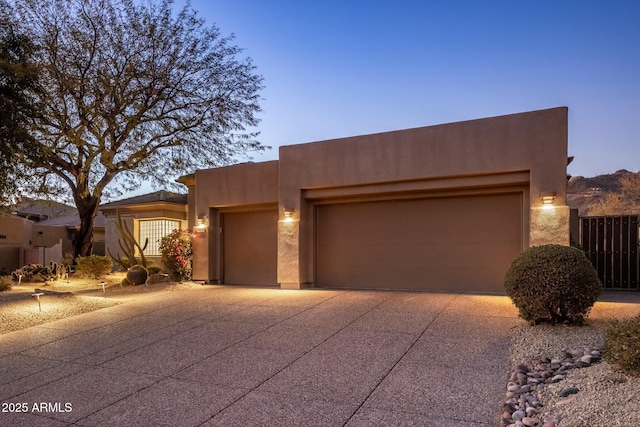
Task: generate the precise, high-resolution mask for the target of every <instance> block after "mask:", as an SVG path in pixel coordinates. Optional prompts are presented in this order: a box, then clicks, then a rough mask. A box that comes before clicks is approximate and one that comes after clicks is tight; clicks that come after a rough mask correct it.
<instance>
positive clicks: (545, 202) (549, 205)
mask: <svg viewBox="0 0 640 427" xmlns="http://www.w3.org/2000/svg"><path fill="white" fill-rule="evenodd" d="M540 199H541V200H542V207H543V209H553V203H554V202H555V200H556V193H555V192H549V193H542V194H541V195H540Z"/></svg>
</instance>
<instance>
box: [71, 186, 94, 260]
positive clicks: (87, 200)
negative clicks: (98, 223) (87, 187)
mask: <svg viewBox="0 0 640 427" xmlns="http://www.w3.org/2000/svg"><path fill="white" fill-rule="evenodd" d="M99 205H100V199H99V198H96V197H93V196H87V197H84V198H78V199H76V207H77V208H78V215H80V229H79V230H78V231H77V232H76V234H75V235H74V237H73V259H74V260H75V259H76V258H77V257H79V256H89V255H91V254H92V252H93V228H94V221H95V219H96V215H97V214H98V206H99Z"/></svg>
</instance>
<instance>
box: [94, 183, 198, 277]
mask: <svg viewBox="0 0 640 427" xmlns="http://www.w3.org/2000/svg"><path fill="white" fill-rule="evenodd" d="M99 210H100V212H101V213H102V214H103V215H104V216H105V251H106V250H107V249H108V251H109V252H110V253H111V254H112V255H113V256H114V257H118V256H123V254H122V253H121V252H122V250H121V249H120V245H119V244H118V239H120V238H121V236H120V232H119V231H118V228H117V225H116V223H117V214H118V211H119V212H120V217H121V218H122V221H123V222H124V223H125V224H126V225H127V227H128V228H129V230H130V231H131V232H132V233H133V235H134V237H135V238H136V240H137V241H138V243H139V244H140V245H144V243H145V241H147V239H148V245H147V247H146V249H145V250H144V255H145V257H146V258H147V259H149V260H151V261H154V262H155V263H156V264H158V265H160V260H161V254H160V240H161V239H162V238H163V237H164V236H166V235H167V234H169V233H171V231H173V230H174V229H176V228H178V229H180V228H186V227H187V211H188V210H187V195H186V194H180V193H172V192H169V191H165V190H160V191H156V192H153V193H149V194H143V195H139V196H133V197H129V198H126V199H122V200H117V201H114V202H110V203H104V204H101V205H100V207H99ZM109 252H107V253H109Z"/></svg>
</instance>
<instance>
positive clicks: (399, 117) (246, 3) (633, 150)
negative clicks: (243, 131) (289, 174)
mask: <svg viewBox="0 0 640 427" xmlns="http://www.w3.org/2000/svg"><path fill="white" fill-rule="evenodd" d="M182 5H184V2H183V1H176V3H175V7H176V8H180V7H182ZM191 5H192V7H193V8H194V9H195V10H197V11H198V12H199V13H200V15H201V16H202V17H203V18H205V20H206V21H207V23H208V24H215V25H216V26H217V27H218V28H219V29H220V31H221V33H222V35H225V36H226V35H229V34H231V33H234V34H235V35H236V40H235V43H236V44H237V45H238V46H240V47H242V48H244V49H245V51H244V53H245V55H246V56H249V57H251V58H252V59H253V62H254V64H255V65H256V66H257V72H258V73H259V74H262V75H263V76H264V78H265V82H264V83H265V86H266V88H265V89H264V90H263V91H262V96H263V98H264V99H263V101H262V102H261V106H262V108H263V110H264V112H263V113H261V115H260V117H261V120H262V121H261V123H260V125H259V126H258V128H257V130H258V131H260V137H259V138H258V139H259V140H260V141H261V142H262V143H263V144H265V145H270V146H272V147H273V149H272V150H270V151H268V152H266V153H265V154H256V155H253V156H252V157H253V161H264V160H272V159H276V158H277V157H278V147H279V146H282V145H288V144H298V143H304V142H312V141H319V140H325V139H332V138H340V137H346V136H355V135H364V134H371V133H378V132H384V131H391V130H397V129H406V128H413V127H421V126H429V125H435V124H441V123H449V122H456V121H462V120H471V119H477V118H483V117H491V116H499V115H504V114H511V113H518V112H524V111H531V110H539V109H544V108H550V107H557V106H567V107H569V155H573V156H575V160H574V162H573V163H572V164H571V165H570V166H569V168H568V173H570V174H571V175H583V176H594V175H598V174H602V173H611V172H614V171H616V170H618V169H628V170H632V171H638V169H640V1H637V0H632V1H586V0H580V1H560V0H558V1H524V0H522V1H520V0H509V1H429V0H423V1H402V0H399V1H390V0H389V1H370V0H369V1H353V0H342V1H333V0H329V1H306V0H296V1H293V0H291V1H285V0H268V1H267V0H233V1H231V0H192V1H191Z"/></svg>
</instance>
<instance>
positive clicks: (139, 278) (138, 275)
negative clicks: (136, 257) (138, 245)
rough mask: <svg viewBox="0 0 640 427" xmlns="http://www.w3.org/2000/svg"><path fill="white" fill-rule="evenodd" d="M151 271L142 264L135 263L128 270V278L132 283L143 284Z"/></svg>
mask: <svg viewBox="0 0 640 427" xmlns="http://www.w3.org/2000/svg"><path fill="white" fill-rule="evenodd" d="M147 277H149V272H148V271H147V269H146V268H145V267H144V266H142V265H134V266H133V267H131V268H130V269H128V270H127V280H128V281H129V283H131V284H132V285H142V284H144V283H145V282H146V281H147Z"/></svg>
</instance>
